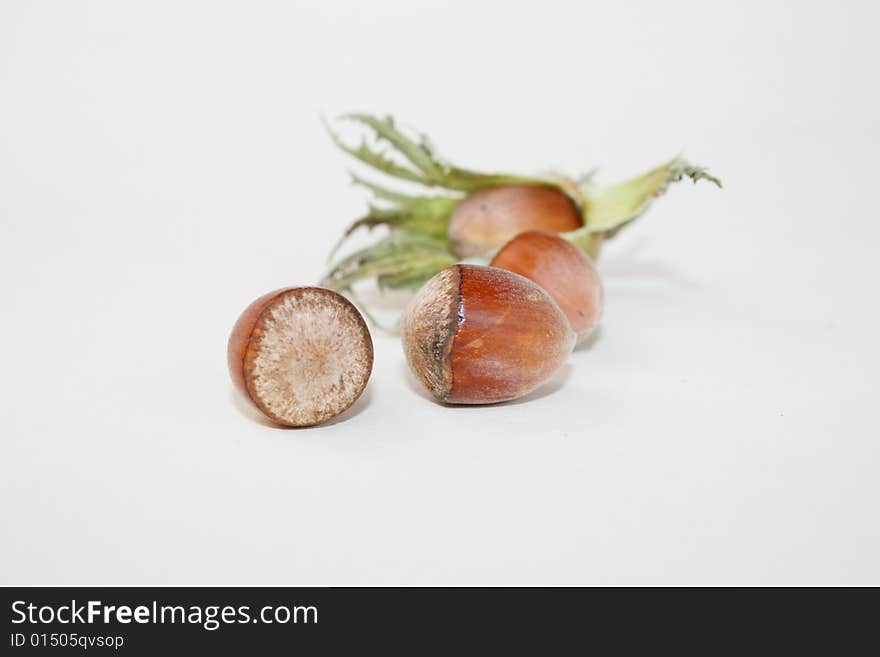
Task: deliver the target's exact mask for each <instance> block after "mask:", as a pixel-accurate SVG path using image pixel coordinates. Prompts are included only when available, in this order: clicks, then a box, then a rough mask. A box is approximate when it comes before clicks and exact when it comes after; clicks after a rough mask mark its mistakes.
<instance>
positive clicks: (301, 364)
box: [227, 287, 373, 427]
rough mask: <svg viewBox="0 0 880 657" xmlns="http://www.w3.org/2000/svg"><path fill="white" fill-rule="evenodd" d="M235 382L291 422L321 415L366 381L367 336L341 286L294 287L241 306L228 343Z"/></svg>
mask: <svg viewBox="0 0 880 657" xmlns="http://www.w3.org/2000/svg"><path fill="white" fill-rule="evenodd" d="M227 357H228V363H229V373H230V375H231V376H232V380H233V382H234V383H235V385H236V387H237V388H238V390H239V391H240V392H241V393H242V394H243V395H244V396H245V397H246V398H247V399H248V400H249V401H250V402H251V403H253V405H254V406H256V407H257V408H258V409H259V410H260V411H262V412H263V413H264V414H265V415H266V416H267V417H269V418H270V419H272V420H273V421H275V422H277V423H278V424H283V425H287V426H292V427H305V426H310V425H314V424H319V423H321V422H325V421H326V420H329V419H330V418H332V417H334V416H336V415H338V414H339V413H342V412H343V411H344V410H346V409H347V408H348V407H350V406H351V405H352V404H353V403H354V402H355V400H357V398H358V397H360V395H361V393H362V392H363V391H364V388H365V387H366V385H367V380H368V379H369V378H370V372H371V371H372V368H373V342H372V340H371V338H370V332H369V330H368V329H367V325H366V324H365V323H364V320H363V317H361V314H360V313H359V312H358V310H357V309H356V308H355V307H354V306H353V305H352V304H351V302H350V301H348V299H346V298H345V297H343V296H342V295H341V294H338V293H336V292H333V291H332V290H326V289H324V288H318V287H293V288H284V289H281V290H276V291H275V292H270V293H269V294H267V295H265V296H262V297H260V298H259V299H257V300H256V301H254V302H253V303H252V304H251V305H250V306H248V307H247V308H246V309H245V311H244V312H243V313H242V314H241V316H240V317H239V319H238V321H237V322H236V323H235V326H234V327H233V329H232V334H231V335H230V336H229V344H228V349H227Z"/></svg>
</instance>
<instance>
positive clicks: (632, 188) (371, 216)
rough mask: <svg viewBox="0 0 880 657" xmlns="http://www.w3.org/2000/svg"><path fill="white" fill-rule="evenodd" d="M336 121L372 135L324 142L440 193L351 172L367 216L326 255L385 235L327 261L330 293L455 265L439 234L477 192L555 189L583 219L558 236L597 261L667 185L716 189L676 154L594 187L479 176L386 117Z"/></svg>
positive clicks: (402, 284)
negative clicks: (363, 237) (371, 235)
mask: <svg viewBox="0 0 880 657" xmlns="http://www.w3.org/2000/svg"><path fill="white" fill-rule="evenodd" d="M342 119H344V120H350V121H354V122H357V123H360V124H361V125H363V126H364V127H366V128H367V129H368V130H369V131H370V132H371V133H372V135H373V141H372V142H368V141H367V140H366V139H363V140H362V141H361V142H360V144H359V145H358V146H350V145H348V144H347V143H345V142H344V141H343V140H342V139H341V138H340V137H339V136H338V135H337V134H336V133H335V132H334V131H333V130H332V129H331V128H330V126H327V130H328V132H329V134H330V137H331V138H332V139H333V141H334V142H335V143H336V144H337V145H338V146H339V147H340V148H341V149H342V150H344V151H345V152H346V153H349V154H350V155H352V156H353V157H354V158H356V159H357V160H359V161H361V162H362V163H364V164H366V165H368V166H369V167H371V168H372V169H374V170H376V171H377V172H379V173H382V174H385V175H386V176H388V177H390V178H393V179H397V180H399V181H403V182H404V183H408V184H410V185H417V186H421V187H425V188H430V189H437V190H441V193H431V194H421V195H412V194H404V193H401V192H398V191H395V190H392V189H389V188H387V187H384V186H381V185H378V184H376V183H374V182H371V181H368V180H366V179H364V178H361V177H360V176H357V175H356V174H352V180H353V182H354V183H355V184H357V185H360V186H362V187H364V188H366V189H367V190H368V191H369V192H370V194H371V196H372V202H371V203H370V205H369V211H368V212H367V214H366V215H365V216H363V217H361V218H359V219H357V220H356V221H354V222H353V223H352V224H351V225H350V226H349V227H348V228H347V229H346V231H345V233H344V234H343V236H342V238H341V239H340V242H339V243H338V244H337V245H336V248H334V249H333V252H332V253H331V255H330V258H331V260H332V258H333V257H334V255H335V253H336V251H337V249H338V248H339V246H340V245H341V244H342V243H344V242H345V240H346V239H347V238H348V237H349V236H350V235H351V234H352V233H354V232H355V231H357V230H358V229H360V228H367V229H372V228H374V227H376V226H386V227H387V228H388V229H389V234H388V235H387V236H385V237H383V238H382V239H380V240H379V241H378V242H376V243H374V244H373V245H371V246H368V247H366V248H364V249H361V250H359V251H357V252H355V253H353V254H351V255H349V256H347V257H345V258H342V259H340V260H337V261H335V262H333V264H332V265H331V267H330V271H329V272H328V273H327V275H326V276H325V277H324V279H323V280H322V281H321V284H322V285H325V286H326V287H330V288H332V289H336V290H350V289H351V286H352V285H354V284H355V283H356V282H358V281H361V280H366V279H376V281H377V282H378V284H379V286H380V287H383V288H385V287H387V288H394V289H401V288H417V287H419V286H420V285H421V284H422V283H424V282H425V281H426V280H427V279H429V278H430V277H431V276H433V275H434V274H436V273H437V272H438V271H440V270H441V269H443V268H444V267H447V266H449V265H450V264H454V263H455V262H458V260H459V259H458V258H457V257H456V256H455V255H454V254H453V253H452V250H451V248H450V245H449V243H448V241H447V237H446V231H447V226H448V223H449V218H450V216H451V215H452V212H453V211H454V210H455V207H456V206H457V205H458V203H459V202H460V201H461V200H462V199H464V198H465V197H466V196H467V195H468V194H469V193H472V192H475V191H477V190H480V189H486V188H489V187H497V186H502V185H551V186H554V187H557V188H558V189H559V190H561V191H562V192H563V193H565V194H566V195H568V196H569V198H571V199H572V201H573V202H574V203H575V205H576V206H577V207H578V209H579V210H580V212H581V217H582V220H583V227H582V228H579V229H577V230H574V231H571V232H569V233H563V234H562V237H564V238H566V239H568V240H570V241H571V242H572V243H573V244H576V245H577V246H579V247H580V248H581V249H583V250H584V251H585V252H586V253H588V254H589V255H590V256H592V257H593V258H596V257H598V254H599V249H600V247H601V245H602V242H603V241H604V240H606V239H610V238H612V237H614V236H615V235H616V234H617V232H618V231H619V230H620V229H621V228H622V227H623V226H625V225H627V224H628V223H630V222H631V221H633V220H634V219H636V218H638V217H639V216H641V215H642V214H643V213H644V212H645V211H646V210H647V209H648V207H649V206H650V205H651V203H652V202H653V200H654V199H655V198H657V197H658V196H661V195H662V194H664V193H665V192H666V190H667V188H668V187H669V184H670V183H673V182H678V181H680V180H681V179H682V178H685V177H687V178H690V179H691V180H693V181H694V182H697V181H698V180H701V179H705V180H708V181H710V182H713V183H715V184H716V185H717V186H718V187H721V181H720V180H718V178H715V177H714V176H711V175H710V174H709V173H708V172H707V171H706V170H705V169H703V168H701V167H697V166H694V165H692V164H690V163H689V162H687V161H686V160H684V159H682V158H681V157H675V158H673V159H672V160H670V161H669V162H667V163H666V164H663V165H661V166H658V167H656V168H654V169H651V170H650V171H648V172H647V173H644V174H642V175H640V176H637V177H635V178H632V179H630V180H625V181H623V182H619V183H617V184H614V185H610V186H605V187H600V186H596V185H594V184H593V182H592V173H590V174H587V175H585V176H581V177H580V179H579V180H573V179H570V178H566V177H564V176H559V175H552V174H551V175H546V176H520V175H514V174H504V173H482V172H477V171H471V170H468V169H461V168H458V167H455V166H452V165H451V164H449V163H447V162H445V161H443V160H442V159H440V158H439V157H438V156H437V155H436V153H435V152H434V150H433V148H432V146H431V145H430V143H429V142H428V139H427V138H426V137H425V136H424V135H417V136H416V137H411V136H409V135H407V134H406V133H405V132H404V131H402V130H400V129H399V128H398V127H397V126H396V125H395V123H394V120H393V119H392V118H391V117H390V116H388V117H385V118H378V117H375V116H371V115H369V114H349V115H346V116H344V117H342ZM384 148H387V149H388V150H389V151H390V153H389V152H386V150H383V149H384ZM487 255H488V254H487Z"/></svg>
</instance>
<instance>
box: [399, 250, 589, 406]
mask: <svg viewBox="0 0 880 657" xmlns="http://www.w3.org/2000/svg"><path fill="white" fill-rule="evenodd" d="M401 333H402V338H403V347H404V353H405V354H406V358H407V362H408V363H409V365H410V368H411V369H412V371H413V373H414V374H415V375H416V376H417V377H418V378H419V380H420V381H421V382H422V383H423V384H424V385H425V387H426V388H427V389H428V390H429V391H430V392H431V394H432V395H433V396H434V397H435V398H436V399H438V400H440V401H444V402H448V403H453V404H491V403H494V402H501V401H508V400H511V399H516V398H517V397H521V396H523V395H525V394H527V393H529V392H531V391H532V390H534V389H535V388H537V387H538V386H539V385H541V384H542V383H543V382H544V381H546V380H547V379H549V378H550V377H551V376H552V375H553V374H554V373H555V372H556V370H558V369H559V367H560V366H561V365H562V364H563V362H564V361H565V358H566V356H568V354H569V353H570V352H571V350H572V348H573V347H574V341H575V335H574V333H573V332H572V330H571V328H570V326H569V324H568V321H567V320H566V318H565V315H563V313H562V311H561V310H560V309H559V307H558V306H557V305H556V302H554V301H553V299H552V298H551V297H550V296H549V295H548V294H547V293H546V292H545V291H544V290H542V289H541V288H540V287H538V286H537V285H535V284H534V283H532V282H531V281H529V280H528V279H526V278H523V277H522V276H519V275H517V274H513V273H511V272H508V271H505V270H502V269H497V268H494V267H483V266H480V265H453V266H452V267H448V268H446V269H445V270H443V271H442V272H440V273H439V274H437V275H436V276H435V277H434V278H432V279H431V280H430V281H428V282H427V283H426V284H425V286H424V287H423V288H422V289H421V290H419V292H418V293H417V294H416V296H415V298H414V299H413V301H412V302H411V303H410V305H409V307H408V308H407V310H406V311H405V313H404V316H403V320H402V322H401Z"/></svg>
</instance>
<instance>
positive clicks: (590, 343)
mask: <svg viewBox="0 0 880 657" xmlns="http://www.w3.org/2000/svg"><path fill="white" fill-rule="evenodd" d="M601 337H602V326H601V325H599V326H597V327H596V329H595V330H594V331H593V332H592V333H591V334H590V335H589V336H588V337H587V339H586V340H584V341H583V342H581V343H580V344H579V345H576V346H575V348H574V350H573V351H572V353H575V354H576V353H579V352H582V351H589V350H590V349H592V348H593V347H594V346H595V344H596V343H597V342H598V341H599V340H600V339H601Z"/></svg>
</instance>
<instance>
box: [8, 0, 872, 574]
mask: <svg viewBox="0 0 880 657" xmlns="http://www.w3.org/2000/svg"><path fill="white" fill-rule="evenodd" d="M328 4H329V3H325V2H314V3H308V4H304V5H296V4H294V3H287V2H281V3H238V4H227V3H193V4H190V3H180V2H164V3H159V2H156V3H133V2H132V3H117V2H91V3H69V2H56V3H45V2H43V3H25V2H19V3H4V4H3V6H2V9H0V90H2V91H0V94H2V100H0V280H2V283H0V285H2V294H3V321H2V323H0V342H2V344H3V345H4V346H5V356H4V371H5V376H4V377H3V378H2V379H0V398H2V400H3V405H2V409H0V419H2V424H0V426H2V430H0V433H2V458H0V487H2V501H0V510H2V525H0V526H2V529H0V531H2V534H0V564H2V566H0V583H2V584H61V583H81V584H120V583H137V584H159V583H169V584H198V583H201V584H222V583H228V584H232V583H234V584H245V583H248V584H343V583H348V584H354V583H373V584H399V583H407V584H409V583H420V584H421V583H431V584H453V583H454V584H489V583H492V584H501V583H503V584H514V583H519V584H525V583H544V584H576V583H578V584H581V583H677V584H707V583H716V584H719V583H727V584H764V583H776V584H781V583H789V584H793V583H800V584H806V583H814V584H815V583H823V584H831V583H852V584H855V583H873V584H880V560H878V556H877V555H878V554H880V513H878V496H880V483H878V482H880V478H878V465H880V460H878V457H880V448H878V434H880V432H878V422H877V415H876V406H877V399H876V395H877V383H876V373H877V371H878V368H880V355H878V346H877V337H876V336H877V332H878V328H880V327H878V323H880V321H878V320H880V316H878V303H877V291H876V287H877V283H878V274H880V271H878V264H877V243H878V240H880V228H878V219H877V213H876V204H877V202H876V198H875V197H876V195H877V191H876V187H877V161H878V159H877V158H878V146H880V144H878V133H877V127H876V120H877V116H878V115H880V102H878V100H880V98H878V90H877V76H876V64H877V62H878V61H880V48H878V45H877V44H878V42H877V39H876V33H877V30H878V27H880V25H878V22H880V21H878V14H877V10H876V9H875V5H874V4H873V3H870V2H863V3H860V2H849V3H790V2H750V3H729V2H723V3H722V2H704V3H693V2H663V3H649V2H640V3H618V2H608V1H606V2H596V3H587V2H571V3H553V2H540V3H535V2H524V3H510V2H503V3H497V4H495V3H492V4H490V3H475V2H466V3H463V4H462V5H460V6H458V8H455V7H452V6H450V5H449V3H446V2H443V3H440V2H438V3H431V4H428V5H424V4H422V3H409V2H399V3H389V2H385V3H374V2H371V3H362V2H352V3H346V4H341V5H335V6H333V7H328V6H327V5H328ZM351 110H366V111H374V112H380V113H382V112H389V111H390V112H394V113H395V115H396V116H398V117H399V118H400V119H401V120H403V121H405V122H406V123H408V124H410V125H413V126H416V127H418V128H419V129H421V130H424V131H426V132H428V133H429V134H430V135H431V136H432V138H433V140H434V142H435V143H436V144H437V145H438V146H439V149H440V150H441V152H442V153H444V154H445V155H446V156H447V157H448V158H449V159H452V160H454V161H456V162H459V163H462V164H465V165H471V166H474V167H484V168H498V169H512V170H517V171H523V172H528V171H531V170H543V169H545V168H547V167H551V166H556V167H559V168H562V169H564V170H567V171H569V172H571V173H577V172H580V171H584V170H587V169H590V168H592V167H593V166H599V167H601V170H600V173H599V176H600V179H601V180H604V181H613V180H616V179H617V178H619V177H622V176H628V175H630V174H633V173H636V172H639V171H641V170H643V169H644V168H646V167H648V166H651V165H654V164H656V163H659V162H662V161H664V160H665V159H666V158H668V157H669V156H671V155H674V154H675V153H677V152H679V151H680V150H683V151H684V152H685V154H686V155H687V156H689V157H690V158H691V159H693V160H694V161H696V162H699V163H701V164H706V165H710V166H711V169H712V171H713V172H714V173H716V174H718V175H719V176H721V177H722V178H723V180H724V182H725V185H726V187H725V189H724V190H722V191H719V190H716V189H715V188H713V187H712V186H710V185H706V184H700V185H698V186H696V187H693V186H690V185H679V186H676V187H675V188H673V189H672V190H671V191H670V193H669V194H668V195H667V197H665V198H664V199H662V200H661V201H659V202H658V203H657V205H655V206H654V208H653V210H652V211H651V213H650V214H649V215H648V216H647V217H645V218H644V219H643V220H642V221H641V222H640V223H639V224H638V226H636V227H633V228H631V229H629V230H627V231H625V232H624V233H622V234H621V235H620V236H619V239H618V240H617V241H616V242H615V243H613V244H612V245H611V246H610V247H609V248H608V249H607V251H606V252H605V253H604V254H603V258H602V261H601V271H602V274H603V276H604V279H605V282H606V291H607V314H606V317H605V323H604V327H603V329H602V333H601V337H600V339H599V340H598V341H596V342H595V344H594V345H593V346H592V348H590V349H589V350H585V351H579V352H577V353H575V354H574V355H573V356H572V358H571V360H570V365H569V366H568V368H567V369H566V370H565V372H564V373H563V375H562V376H561V377H560V379H559V380H557V381H556V382H554V384H553V385H550V386H548V387H546V388H544V389H543V390H542V391H541V392H540V393H538V394H536V395H534V396H533V397H532V398H530V399H529V400H527V401H526V402H522V403H514V404H508V405H504V406H495V407H491V408H444V407H442V406H438V405H435V404H432V403H430V402H428V401H426V400H425V399H424V398H423V397H422V396H421V394H420V393H419V392H417V391H416V390H415V389H414V387H413V384H412V382H411V380H410V379H409V378H408V375H407V374H406V370H405V364H404V361H403V357H402V354H401V351H400V348H399V345H398V344H397V342H396V340H395V339H393V338H388V337H382V336H381V335H380V334H376V335H375V343H376V364H375V371H374V376H373V379H372V381H371V383H370V385H369V388H368V392H367V394H366V396H365V398H364V399H363V401H362V402H360V403H359V404H358V405H357V406H356V407H355V409H354V410H353V412H351V413H350V414H349V415H347V416H346V417H345V418H344V421H339V422H336V423H334V424H331V425H329V426H325V427H323V428H320V429H315V430H308V431H284V430H278V429H274V428H270V427H268V426H266V425H264V424H262V423H259V422H255V421H253V420H252V419H251V418H250V417H249V416H248V415H247V414H246V413H244V412H242V410H241V408H240V406H239V405H237V404H235V403H234V402H233V397H232V392H231V386H230V383H229V381H228V376H227V373H226V366H225V361H224V358H225V347H226V337H227V333H228V331H229V329H230V327H231V325H232V323H233V321H234V320H235V318H236V317H237V315H238V313H239V311H240V310H241V309H242V308H243V307H244V306H245V305H246V304H247V303H248V302H250V301H251V299H252V298H254V297H256V296H258V295H259V294H261V293H263V292H265V291H267V290H270V289H273V288H276V287H280V286H282V285H287V284H293V283H298V282H303V283H310V282H314V281H315V280H316V279H317V278H318V276H319V275H320V273H321V272H322V270H323V257H324V255H325V254H326V252H327V251H328V250H329V248H330V246H331V245H332V243H333V242H334V240H335V238H336V236H337V235H338V233H339V231H340V230H341V229H342V228H343V226H344V225H345V224H346V223H347V222H348V221H349V220H351V219H352V218H354V217H356V216H357V215H358V213H360V212H361V211H362V210H363V208H364V207H365V196H364V194H362V193H361V191H360V190H358V189H355V188H351V187H350V186H349V185H348V181H347V177H346V174H345V169H346V168H347V167H349V166H350V161H348V160H347V159H346V158H345V157H344V156H343V155H342V154H341V153H339V152H338V151H336V150H335V149H334V147H333V146H332V145H331V143H330V142H329V140H328V139H327V137H326V135H325V134H324V132H323V129H322V127H321V124H320V121H319V116H320V114H321V113H322V112H323V113H326V114H327V115H329V116H333V115H335V114H338V113H342V112H345V111H351Z"/></svg>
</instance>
